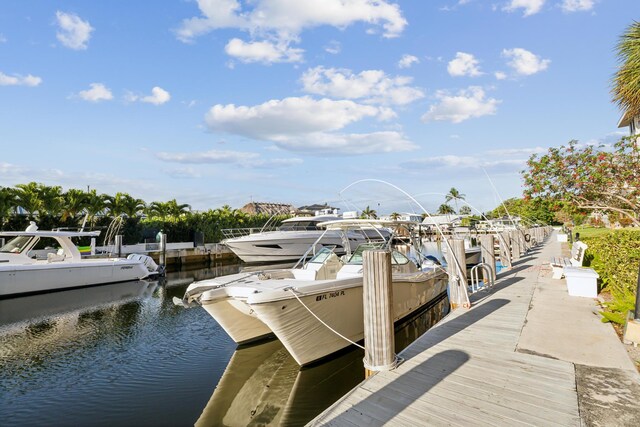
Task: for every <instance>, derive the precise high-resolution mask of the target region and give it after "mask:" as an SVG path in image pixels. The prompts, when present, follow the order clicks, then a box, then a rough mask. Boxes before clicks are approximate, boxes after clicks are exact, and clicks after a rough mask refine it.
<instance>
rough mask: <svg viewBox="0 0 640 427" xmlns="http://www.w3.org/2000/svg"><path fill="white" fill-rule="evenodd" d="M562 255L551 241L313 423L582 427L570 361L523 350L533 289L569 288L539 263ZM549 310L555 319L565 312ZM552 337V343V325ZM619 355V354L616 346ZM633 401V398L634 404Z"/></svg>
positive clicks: (630, 373) (637, 384) (638, 384)
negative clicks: (395, 364)
mask: <svg viewBox="0 0 640 427" xmlns="http://www.w3.org/2000/svg"><path fill="white" fill-rule="evenodd" d="M551 239H555V235H552V237H551ZM559 249H560V245H559V244H556V243H555V242H554V243H553V244H549V242H547V244H546V245H543V246H539V247H538V248H536V249H534V250H533V251H532V252H531V253H530V254H529V255H527V256H525V257H523V258H521V259H520V260H519V261H518V262H515V263H514V265H513V268H512V269H511V270H510V271H509V272H507V273H504V274H502V275H500V276H499V278H498V281H497V283H496V285H495V286H494V288H493V289H492V290H490V291H488V292H486V291H481V292H478V293H476V294H474V295H472V299H471V301H472V304H473V306H472V308H471V309H469V310H466V309H458V310H455V311H454V312H453V313H451V314H450V315H449V316H447V317H446V318H445V319H444V320H443V321H442V322H441V323H439V324H438V325H436V326H435V327H434V328H432V329H431V330H429V331H428V332H427V333H426V334H425V335H423V336H422V337H420V338H419V339H418V340H417V341H416V342H414V343H413V344H412V345H411V346H409V347H408V348H407V349H405V350H404V351H403V352H402V353H401V354H400V356H401V357H402V358H404V359H405V361H404V362H403V363H402V364H401V365H400V366H399V367H398V368H397V369H395V370H392V371H386V372H379V373H377V374H376V375H374V376H373V377H371V378H369V379H367V380H365V381H363V382H362V383H361V384H360V385H359V386H358V387H356V388H355V389H353V390H352V391H351V392H349V393H348V394H347V395H346V396H345V397H343V398H342V399H341V400H339V401H338V402H336V403H335V404H334V405H333V406H332V407H330V408H328V409H327V410H326V411H325V412H323V413H322V414H320V415H319V416H318V417H317V418H316V419H314V420H313V421H312V422H311V423H310V425H313V426H319V425H335V426H349V425H353V426H362V425H370V426H377V425H394V426H395V425H407V426H417V425H429V426H431V425H436V426H437V425H460V426H469V425H474V426H475V425H480V426H482V425H486V426H489V425H490V426H497V425H504V426H506V425H508V426H513V425H535V426H540V425H562V426H580V425H585V423H584V420H585V418H588V417H585V414H584V412H585V411H588V408H586V409H585V408H583V407H582V403H581V402H580V399H579V396H578V394H579V393H578V388H579V386H578V387H577V381H578V382H579V379H578V380H577V379H576V370H577V366H576V364H575V362H574V361H571V360H567V359H570V358H565V360H558V359H557V358H554V356H553V355H545V354H538V353H537V352H535V351H530V350H527V349H523V348H520V347H519V341H520V337H521V334H522V331H523V329H525V328H527V327H529V328H532V327H534V328H535V327H537V326H535V325H528V326H527V321H528V320H527V315H528V313H529V311H530V308H531V304H532V300H533V299H534V298H533V297H534V292H536V287H538V292H540V289H542V288H541V287H540V283H541V282H544V283H545V286H551V287H556V286H557V287H560V286H565V284H564V283H565V282H564V280H556V281H552V280H551V279H550V275H551V271H550V267H549V266H548V265H545V264H546V263H547V261H548V259H549V257H550V256H551V255H554V254H555V252H556V251H558V252H559ZM555 255H557V254H555ZM565 289H566V286H565ZM565 292H566V291H565ZM587 303H593V300H591V301H587ZM554 314H555V318H554V319H553V320H554V321H555V322H556V323H561V322H563V315H566V314H567V313H563V312H562V311H559V312H556V313H554ZM586 315H587V316H591V317H594V316H593V313H592V312H589V313H587V314H586ZM594 318H595V317H594ZM602 326H603V327H605V328H606V327H608V328H611V327H610V326H609V325H602ZM544 327H548V326H547V325H545V326H544ZM599 327H600V325H595V328H596V329H598V328H599ZM610 332H611V334H612V335H615V334H614V333H613V330H612V328H611V331H610ZM577 333H580V332H579V331H578V332H577ZM598 333H601V332H600V330H599V329H598ZM607 333H608V332H607V331H605V332H604V334H605V335H606V334H607ZM548 334H549V336H548V337H547V338H548V339H551V340H553V339H554V328H553V327H550V328H549V330H548ZM606 339H607V340H608V339H609V337H608V336H607V337H606ZM613 339H617V338H615V337H614V338H613ZM596 341H597V340H596ZM577 345H581V344H580V340H578V344H577ZM595 345H598V344H597V343H596V344H595ZM542 348H544V347H542ZM620 349H622V351H623V352H624V349H623V348H622V344H620ZM624 356H626V354H625V355H624ZM629 366H630V367H631V368H630V369H631V370H630V371H628V376H629V378H631V383H632V384H631V387H632V389H633V390H634V392H635V393H637V392H638V390H640V388H638V387H640V382H638V375H637V372H636V371H635V370H634V368H633V366H632V364H631V361H630V360H629ZM624 368H625V369H627V368H628V367H627V366H626V365H625V366H624ZM624 373H625V375H627V371H624ZM639 398H640V395H638V394H636V395H635V396H633V397H632V398H631V400H630V402H633V401H635V402H636V404H637V401H638V400H637V399H639ZM616 399H617V398H616ZM605 400H606V399H605ZM605 406H606V404H605ZM581 411H582V413H581ZM622 411H623V412H624V408H622ZM623 415H624V414H623ZM634 416H635V415H631V417H634ZM617 420H618V421H624V417H622V418H617ZM636 421H637V419H636ZM586 424H587V425H590V423H586ZM605 424H606V423H605ZM593 425H597V423H596V424H593ZM601 425H604V424H601ZM607 425H611V424H607ZM615 425H627V424H626V423H624V422H620V423H616V424H615ZM629 425H632V424H629Z"/></svg>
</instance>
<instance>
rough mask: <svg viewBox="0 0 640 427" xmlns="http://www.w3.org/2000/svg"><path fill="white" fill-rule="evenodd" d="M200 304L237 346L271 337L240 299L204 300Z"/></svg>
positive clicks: (266, 328) (271, 334) (269, 332)
mask: <svg viewBox="0 0 640 427" xmlns="http://www.w3.org/2000/svg"><path fill="white" fill-rule="evenodd" d="M200 303H201V304H202V308H204V309H205V310H206V312H207V313H209V315H210V316H211V317H213V318H214V319H215V321H216V322H218V324H219V325H220V326H221V327H222V329H224V331H225V332H226V333H227V335H229V336H230V337H231V339H232V340H234V341H235V342H236V343H237V344H247V343H250V342H254V341H258V340H261V339H264V338H267V337H269V336H273V333H272V332H271V329H269V328H268V327H267V325H265V324H264V323H262V321H260V320H259V319H258V318H257V317H256V316H255V314H252V313H251V309H250V308H249V306H248V305H247V304H246V303H245V302H244V301H242V300H240V299H235V298H224V299H216V300H214V301H206V300H204V301H200Z"/></svg>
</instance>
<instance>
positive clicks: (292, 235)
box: [223, 211, 389, 263]
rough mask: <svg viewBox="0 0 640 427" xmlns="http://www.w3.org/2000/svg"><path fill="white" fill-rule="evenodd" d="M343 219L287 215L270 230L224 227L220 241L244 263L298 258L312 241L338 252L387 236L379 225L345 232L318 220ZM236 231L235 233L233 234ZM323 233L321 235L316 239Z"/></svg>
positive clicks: (329, 215)
mask: <svg viewBox="0 0 640 427" xmlns="http://www.w3.org/2000/svg"><path fill="white" fill-rule="evenodd" d="M340 219H342V217H340V216H339V215H338V214H337V213H328V212H326V211H325V212H319V213H318V214H316V216H312V217H309V216H305V217H302V216H301V217H294V218H289V219H286V220H284V221H283V222H282V225H281V226H280V227H279V228H278V229H277V230H273V231H260V232H257V233H249V232H248V231H246V230H245V231H244V233H243V231H241V230H224V231H225V232H226V235H227V236H228V237H227V238H226V239H225V240H224V241H223V243H224V244H226V245H227V247H229V249H231V250H232V251H233V253H235V254H236V256H238V258H240V259H241V260H242V261H244V262H247V263H268V262H272V263H273V262H283V261H296V260H298V259H299V258H300V257H301V256H302V255H303V254H304V253H305V252H306V251H307V250H308V249H309V246H310V245H312V244H315V245H316V249H320V248H321V247H323V246H333V247H335V252H336V253H337V254H338V255H341V254H344V253H346V252H349V251H353V250H354V249H355V248H357V247H358V245H359V244H361V243H364V242H367V241H369V240H371V239H373V240H381V239H384V238H387V237H388V236H389V232H388V231H387V230H385V229H382V228H377V229H376V228H372V227H369V226H367V225H366V224H364V225H363V227H360V228H354V229H350V230H349V231H348V232H347V233H341V232H338V231H336V230H329V232H326V230H325V229H324V228H322V227H319V226H318V224H321V223H323V222H327V221H337V220H340ZM234 233H236V234H234ZM320 236H322V239H320V240H319V239H318V238H319V237H320Z"/></svg>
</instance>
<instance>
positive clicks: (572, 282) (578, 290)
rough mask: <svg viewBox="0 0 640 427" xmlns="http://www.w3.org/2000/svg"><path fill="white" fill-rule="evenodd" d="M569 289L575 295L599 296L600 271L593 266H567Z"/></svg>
mask: <svg viewBox="0 0 640 427" xmlns="http://www.w3.org/2000/svg"><path fill="white" fill-rule="evenodd" d="M564 277H565V278H566V279H567V290H568V291H569V295H571V296H574V297H589V298H596V297H597V296H598V277H600V276H599V275H598V273H596V272H595V270H594V269H592V268H586V267H565V268H564Z"/></svg>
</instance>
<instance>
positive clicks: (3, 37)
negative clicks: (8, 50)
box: [0, 33, 7, 43]
mask: <svg viewBox="0 0 640 427" xmlns="http://www.w3.org/2000/svg"><path fill="white" fill-rule="evenodd" d="M6 42H7V38H6V37H5V36H4V34H1V33H0V43H6Z"/></svg>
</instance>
